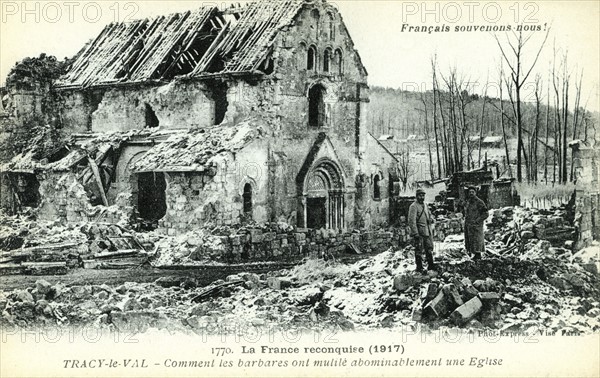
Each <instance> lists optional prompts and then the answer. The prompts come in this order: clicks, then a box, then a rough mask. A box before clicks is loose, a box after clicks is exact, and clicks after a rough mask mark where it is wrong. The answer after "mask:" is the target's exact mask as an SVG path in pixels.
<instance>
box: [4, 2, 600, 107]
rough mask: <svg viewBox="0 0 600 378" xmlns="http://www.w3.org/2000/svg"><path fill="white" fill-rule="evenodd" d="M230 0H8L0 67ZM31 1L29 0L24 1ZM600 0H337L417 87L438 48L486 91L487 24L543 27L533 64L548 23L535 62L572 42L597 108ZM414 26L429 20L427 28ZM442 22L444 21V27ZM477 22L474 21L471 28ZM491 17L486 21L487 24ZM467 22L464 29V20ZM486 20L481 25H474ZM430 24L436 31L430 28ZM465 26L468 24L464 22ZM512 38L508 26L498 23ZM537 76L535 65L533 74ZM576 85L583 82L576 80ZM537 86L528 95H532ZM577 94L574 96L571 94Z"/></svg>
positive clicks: (371, 60) (395, 76) (575, 67)
mask: <svg viewBox="0 0 600 378" xmlns="http://www.w3.org/2000/svg"><path fill="white" fill-rule="evenodd" d="M229 3H230V2H223V1H216V2H206V1H205V2H202V1H157V0H155V1H139V2H130V1H118V2H117V1H113V0H110V1H96V2H90V1H83V2H79V1H70V0H65V1H26V2H25V3H24V2H22V1H9V0H0V5H1V11H2V20H1V25H0V26H1V29H0V42H1V44H0V46H1V47H0V49H1V50H0V77H1V78H2V79H1V82H2V83H4V81H5V78H6V75H7V74H8V72H9V71H10V68H11V67H12V66H13V65H14V64H15V62H16V61H18V60H20V59H22V58H23V57H26V56H37V55H39V54H40V53H42V52H45V53H46V54H50V55H55V56H56V57H58V58H60V59H62V58H64V57H67V56H72V55H74V54H75V53H76V52H77V51H78V50H79V49H80V48H81V47H82V46H83V45H84V44H85V42H86V41H88V40H89V39H92V38H94V37H95V36H96V35H97V34H98V33H99V32H100V31H101V30H102V28H103V27H104V26H105V25H106V24H107V23H109V22H112V21H124V20H127V19H137V18H145V17H152V16H156V15H161V14H167V13H172V12H180V11H184V10H189V9H195V8H198V7H200V6H202V5H210V4H212V5H217V6H226V5H227V4H229ZM23 4H25V6H23ZM599 4H600V2H598V1H596V0H592V1H568V2H567V1H564V2H562V1H546V2H525V1H522V2H516V1H501V2H478V1H455V2H437V1H435V2H434V1H427V2H422V1H418V2H400V1H383V0H379V1H354V0H353V1H350V0H346V1H336V2H335V5H336V6H337V7H338V8H339V10H340V12H341V14H342V17H343V18H344V21H345V22H346V26H347V27H348V30H349V31H350V34H351V36H352V38H353V40H354V43H355V46H356V48H357V50H358V51H359V53H360V55H361V58H362V60H363V63H364V65H365V66H366V68H367V70H368V72H369V83H370V84H371V85H379V86H386V87H393V88H404V89H407V90H415V89H417V88H421V89H430V88H431V66H430V59H431V56H432V55H433V54H437V57H438V63H439V66H440V68H441V72H442V73H446V72H447V71H448V69H449V68H450V67H451V66H455V67H456V69H457V72H458V73H459V74H460V75H462V76H464V77H465V79H469V81H470V82H471V83H472V87H473V88H474V89H475V92H480V93H481V92H482V91H483V88H484V87H485V83H486V81H487V80H486V78H487V77H488V76H489V81H490V82H491V83H492V84H490V86H489V88H490V90H489V92H488V93H489V95H492V96H495V95H497V90H496V89H495V88H494V87H495V85H494V83H497V82H498V79H497V76H498V74H497V72H498V66H499V62H500V50H499V48H498V46H497V44H496V41H495V39H494V38H493V36H492V32H488V31H487V28H492V27H494V26H495V27H496V28H499V27H508V26H510V27H511V28H512V29H513V30H515V29H516V28H517V25H523V26H525V27H527V28H533V29H534V30H536V31H535V32H534V34H533V36H532V38H531V39H530V41H529V42H528V45H527V48H526V49H525V54H524V61H525V64H524V66H525V67H527V66H528V65H529V64H530V63H531V62H532V61H533V59H534V57H535V56H534V55H535V52H536V51H537V47H538V46H539V45H540V43H541V41H542V40H543V37H544V36H545V30H547V29H548V28H550V33H549V37H548V40H547V42H546V45H545V47H544V49H543V51H542V54H541V56H540V58H539V60H538V63H537V66H536V71H535V72H536V73H537V72H539V73H540V74H541V75H542V76H543V79H544V81H546V78H547V75H548V72H549V67H550V64H551V63H552V56H553V45H554V44H556V48H557V51H558V53H559V55H560V56H562V55H563V54H564V52H565V51H566V50H567V49H568V63H569V69H570V70H571V71H572V72H573V76H575V74H576V73H577V74H578V73H579V72H580V71H581V70H582V69H583V70H584V85H583V91H582V92H583V93H582V105H583V103H584V102H586V101H587V102H588V108H589V109H591V110H598V109H599V107H600V105H599V102H600V101H599V82H600V78H599V76H600V65H599V62H600V40H599V38H600V26H599V25H600V6H599ZM415 27H418V28H421V29H422V28H423V27H425V28H427V31H426V32H422V31H421V30H419V31H417V30H416V29H415ZM435 27H438V30H437V31H436V30H435ZM468 27H470V28H471V29H472V30H471V31H466V29H467V28H468ZM482 27H485V28H486V29H484V31H481V28H482ZM457 28H458V29H457ZM475 28H477V30H474V29H475ZM429 30H431V33H430V32H429ZM463 30H465V31H463ZM497 35H499V36H500V38H501V39H502V38H505V33H497ZM531 78H532V79H533V75H532V76H531ZM572 87H574V85H572ZM529 97H530V96H526V99H527V98H529ZM572 97H573V98H574V96H572Z"/></svg>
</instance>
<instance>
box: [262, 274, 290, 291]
mask: <svg viewBox="0 0 600 378" xmlns="http://www.w3.org/2000/svg"><path fill="white" fill-rule="evenodd" d="M267 285H268V286H269V287H270V288H271V289H273V290H281V289H287V288H288V287H290V286H292V283H291V282H290V281H288V280H285V279H283V278H279V277H269V278H267Z"/></svg>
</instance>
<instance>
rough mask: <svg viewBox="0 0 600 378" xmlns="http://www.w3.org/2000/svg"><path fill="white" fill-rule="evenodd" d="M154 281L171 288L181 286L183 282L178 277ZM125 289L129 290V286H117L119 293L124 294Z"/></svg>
mask: <svg viewBox="0 0 600 378" xmlns="http://www.w3.org/2000/svg"><path fill="white" fill-rule="evenodd" d="M154 283H155V284H156V285H158V286H161V287H164V288H169V287H175V286H179V285H180V284H181V279H180V278H177V277H160V278H158V279H157V280H156V281H154ZM119 290H122V291H119ZM125 291H127V288H126V287H125V286H124V285H122V286H120V287H118V288H117V293H119V294H124V293H125Z"/></svg>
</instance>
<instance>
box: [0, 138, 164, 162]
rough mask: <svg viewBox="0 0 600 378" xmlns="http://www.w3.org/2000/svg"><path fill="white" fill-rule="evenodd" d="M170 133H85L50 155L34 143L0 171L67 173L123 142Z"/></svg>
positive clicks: (101, 155)
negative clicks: (41, 150)
mask: <svg viewBox="0 0 600 378" xmlns="http://www.w3.org/2000/svg"><path fill="white" fill-rule="evenodd" d="M172 133H173V131H166V130H159V131H149V130H133V131H128V132H115V133H109V134H87V135H80V136H74V137H73V138H71V140H69V141H67V142H66V143H64V145H63V146H62V147H61V148H60V149H58V150H56V151H53V152H52V153H50V154H46V155H44V154H43V153H41V152H40V149H39V145H38V143H36V141H33V142H32V144H31V146H30V148H28V149H27V150H26V151H23V152H22V153H20V154H19V155H17V156H15V157H14V158H12V159H11V160H10V161H9V162H8V163H6V164H3V165H1V166H0V172H13V173H35V172H38V171H55V172H66V171H70V170H72V169H73V168H74V167H75V166H77V165H78V164H79V163H82V162H83V161H84V160H85V161H87V159H88V158H92V159H94V160H96V159H100V158H102V157H103V156H105V155H106V154H107V153H108V151H110V150H111V149H112V150H116V149H118V148H120V147H121V145H122V144H123V143H125V142H128V141H131V140H136V139H138V140H139V139H140V138H143V139H152V140H156V139H159V140H160V139H164V138H165V137H166V136H168V135H170V134H172Z"/></svg>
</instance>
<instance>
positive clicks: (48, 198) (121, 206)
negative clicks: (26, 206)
mask: <svg viewBox="0 0 600 378" xmlns="http://www.w3.org/2000/svg"><path fill="white" fill-rule="evenodd" d="M37 177H38V180H40V188H39V190H40V196H41V203H40V206H39V207H38V209H37V212H38V217H39V219H40V220H45V221H58V222H61V223H64V224H73V223H80V222H88V221H95V222H104V223H112V224H116V223H119V222H127V220H128V218H129V216H130V215H131V211H132V208H131V207H130V206H128V198H126V196H122V197H121V198H118V199H117V200H116V203H115V205H114V206H111V207H104V206H96V207H94V206H92V205H91V204H90V202H89V198H88V196H87V194H86V192H85V189H84V188H83V185H81V183H80V182H79V181H78V180H77V176H76V174H75V173H72V172H44V173H41V174H39V175H38V176H37Z"/></svg>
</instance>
